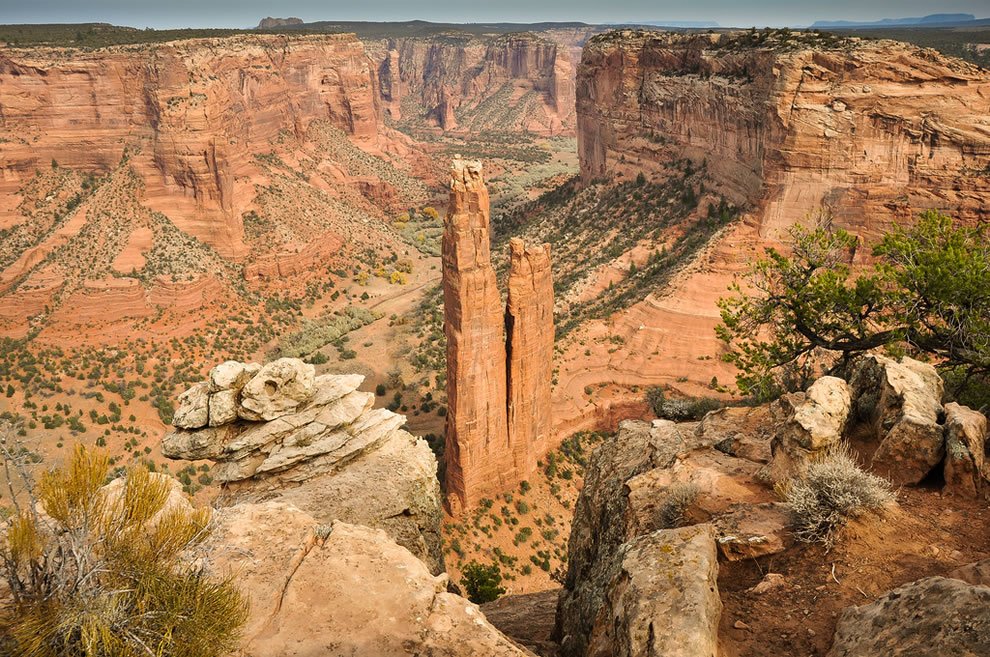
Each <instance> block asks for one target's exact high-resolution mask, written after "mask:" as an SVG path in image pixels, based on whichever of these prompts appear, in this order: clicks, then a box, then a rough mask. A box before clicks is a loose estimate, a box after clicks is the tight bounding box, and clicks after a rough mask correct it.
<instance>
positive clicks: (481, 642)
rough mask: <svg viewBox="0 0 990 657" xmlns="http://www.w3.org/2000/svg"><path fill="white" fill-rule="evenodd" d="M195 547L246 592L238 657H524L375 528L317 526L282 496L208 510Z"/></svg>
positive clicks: (473, 607)
mask: <svg viewBox="0 0 990 657" xmlns="http://www.w3.org/2000/svg"><path fill="white" fill-rule="evenodd" d="M202 553H203V554H204V555H205V556H206V557H207V558H208V560H209V563H210V566H211V568H212V569H213V570H214V571H215V572H217V573H223V574H226V573H236V574H237V577H236V578H235V579H234V583H235V585H236V586H238V587H239V588H240V589H241V591H243V592H244V593H245V595H248V596H250V599H251V608H250V615H249V617H248V621H247V623H246V625H245V627H244V630H243V634H242V639H241V646H240V653H241V654H244V655H252V656H258V657H261V656H264V657H302V656H303V655H325V656H327V657H338V656H339V657H345V656H347V657H351V656H353V655H369V656H370V655H382V656H385V655H396V656H398V655H412V654H415V655H433V656H436V657H455V656H457V655H486V656H487V655H491V656H492V657H522V656H523V655H527V654H528V653H527V652H526V651H524V650H522V649H520V648H518V647H516V646H515V645H514V644H513V643H512V642H511V641H510V640H509V639H507V638H506V637H504V636H503V635H502V634H501V633H499V632H498V631H497V630H496V629H495V628H494V627H492V626H491V625H490V624H489V623H488V622H487V621H486V620H485V617H484V615H483V614H482V613H481V612H480V611H479V609H478V607H477V606H476V605H473V604H471V603H470V602H468V601H467V600H464V599H463V598H461V597H460V596H457V595H454V594H452V593H448V592H447V591H446V588H447V577H446V575H440V576H434V575H432V574H431V573H430V572H429V571H428V570H427V568H426V566H425V565H424V564H423V563H422V562H421V561H419V560H418V559H416V558H415V557H414V556H413V555H412V554H410V552H409V551H408V550H406V549H404V548H403V547H401V546H399V545H397V544H396V543H395V542H393V541H392V539H390V538H389V537H388V536H387V535H386V534H385V533H384V532H382V531H380V530H376V529H369V528H367V527H360V526H356V525H351V524H347V523H344V522H334V523H333V524H332V526H331V525H329V524H322V523H320V522H319V521H318V520H316V519H314V518H313V517H312V516H310V515H308V514H307V513H305V512H303V511H300V510H299V509H296V508H295V507H293V506H292V505H290V504H285V503H283V502H265V503H262V504H238V505H236V506H233V507H229V508H225V509H220V510H218V511H217V512H216V513H215V524H214V528H213V531H212V533H211V535H210V536H209V538H208V539H207V542H206V544H204V545H203V547H202Z"/></svg>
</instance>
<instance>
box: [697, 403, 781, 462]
mask: <svg viewBox="0 0 990 657" xmlns="http://www.w3.org/2000/svg"><path fill="white" fill-rule="evenodd" d="M695 435H696V436H697V437H698V440H699V441H700V442H701V443H702V444H704V445H712V446H714V447H715V449H717V450H718V451H720V452H723V453H725V454H728V455H729V456H735V457H738V458H741V459H747V460H749V461H753V462H755V463H769V462H770V458H771V456H772V454H771V452H770V440H771V438H773V425H772V422H771V418H770V411H769V408H768V407H767V406H766V405H763V406H726V407H725V408H720V409H718V410H716V411H712V412H710V413H708V414H707V415H705V417H704V418H702V420H701V422H700V423H698V427H697V429H695Z"/></svg>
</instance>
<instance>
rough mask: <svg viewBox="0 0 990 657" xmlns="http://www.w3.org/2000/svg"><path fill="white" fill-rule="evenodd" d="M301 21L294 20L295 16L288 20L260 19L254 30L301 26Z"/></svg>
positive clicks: (299, 19)
mask: <svg viewBox="0 0 990 657" xmlns="http://www.w3.org/2000/svg"><path fill="white" fill-rule="evenodd" d="M302 24H303V19H301V18H296V17H295V16H290V17H289V18H273V17H271V16H268V17H267V18H262V19H261V22H260V23H258V27H256V28H254V29H256V30H271V29H273V28H276V27H285V26H286V25H302Z"/></svg>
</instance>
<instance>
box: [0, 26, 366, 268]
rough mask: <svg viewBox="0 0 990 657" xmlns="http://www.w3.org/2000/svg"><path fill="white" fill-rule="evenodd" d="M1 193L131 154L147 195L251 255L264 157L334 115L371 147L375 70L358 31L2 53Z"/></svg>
mask: <svg viewBox="0 0 990 657" xmlns="http://www.w3.org/2000/svg"><path fill="white" fill-rule="evenodd" d="M0 88H3V90H4V92H3V94H2V96H0V143H2V144H3V151H4V157H2V158H0V194H8V193H14V192H16V190H18V188H19V187H21V186H22V185H23V184H24V183H25V182H26V181H27V180H28V179H29V178H30V177H32V176H33V175H34V174H35V171H36V170H37V169H39V168H43V167H48V166H49V163H50V162H51V161H53V160H57V162H58V163H59V165H61V166H66V167H69V168H73V169H79V170H83V171H86V172H93V173H97V174H103V173H106V172H108V171H110V170H111V169H113V167H115V166H116V165H117V164H118V163H119V162H120V161H121V159H122V158H123V157H126V158H127V160H128V163H129V166H130V167H131V168H133V169H134V170H135V171H136V172H137V173H138V175H139V176H140V178H141V180H142V183H143V187H144V190H143V194H144V198H145V202H146V203H147V205H148V206H149V207H151V208H152V209H156V210H160V211H163V212H165V213H166V214H168V215H169V217H170V218H171V219H172V220H173V221H174V222H175V223H176V225H177V226H178V227H179V228H180V229H181V230H183V231H185V232H188V233H190V234H191V235H194V236H195V237H197V238H199V239H201V240H203V241H205V242H207V243H209V244H211V245H212V246H214V247H216V248H217V249H218V250H219V251H220V253H221V254H222V255H224V256H229V257H242V256H244V255H245V254H246V252H247V249H246V247H245V245H244V242H243V225H242V220H241V216H242V214H243V213H244V212H245V211H247V210H248V209H249V208H250V206H251V203H252V199H253V198H254V196H255V190H254V185H255V183H256V182H257V179H256V176H257V170H256V168H254V164H253V160H254V157H255V155H256V154H258V153H268V152H270V151H271V146H272V143H273V142H275V141H276V140H277V139H279V135H280V132H281V133H286V134H292V135H295V136H296V137H302V136H303V135H305V133H306V129H307V127H308V125H309V124H310V123H311V122H312V121H314V120H318V119H320V120H325V121H329V122H330V123H331V124H332V125H334V126H336V127H337V128H339V129H341V130H343V131H344V132H345V133H346V134H347V135H349V136H350V137H352V138H353V139H355V140H356V141H359V142H361V143H363V144H367V145H371V146H374V145H377V144H378V143H379V141H380V139H381V133H382V124H381V111H380V107H379V98H378V95H377V93H376V89H377V77H376V71H375V67H374V65H373V63H372V61H371V60H370V59H369V57H368V56H367V54H366V52H365V50H364V46H363V45H362V43H361V42H360V41H359V40H358V39H357V38H356V37H354V36H353V35H323V36H291V37H289V36H284V35H242V36H236V37H230V38H225V39H195V40H188V41H175V42H169V43H161V44H144V45H134V46H120V47H111V48H105V49H97V50H79V51H72V52H71V53H70V54H68V55H67V54H66V51H64V50H62V49H45V48H36V49H30V50H27V49H25V50H16V49H10V48H7V49H5V50H4V52H3V54H0Z"/></svg>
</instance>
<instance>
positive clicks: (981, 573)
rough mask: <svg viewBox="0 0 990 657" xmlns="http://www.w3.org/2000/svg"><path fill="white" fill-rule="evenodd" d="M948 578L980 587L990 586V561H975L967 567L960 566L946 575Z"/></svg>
mask: <svg viewBox="0 0 990 657" xmlns="http://www.w3.org/2000/svg"><path fill="white" fill-rule="evenodd" d="M946 577H951V578H952V579H961V580H962V581H964V582H967V583H969V584H976V585H978V586H990V559H984V560H983V561H975V562H973V563H968V564H966V565H965V566H960V567H958V568H956V569H955V570H953V571H952V572H950V573H949V574H948V575H946Z"/></svg>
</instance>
